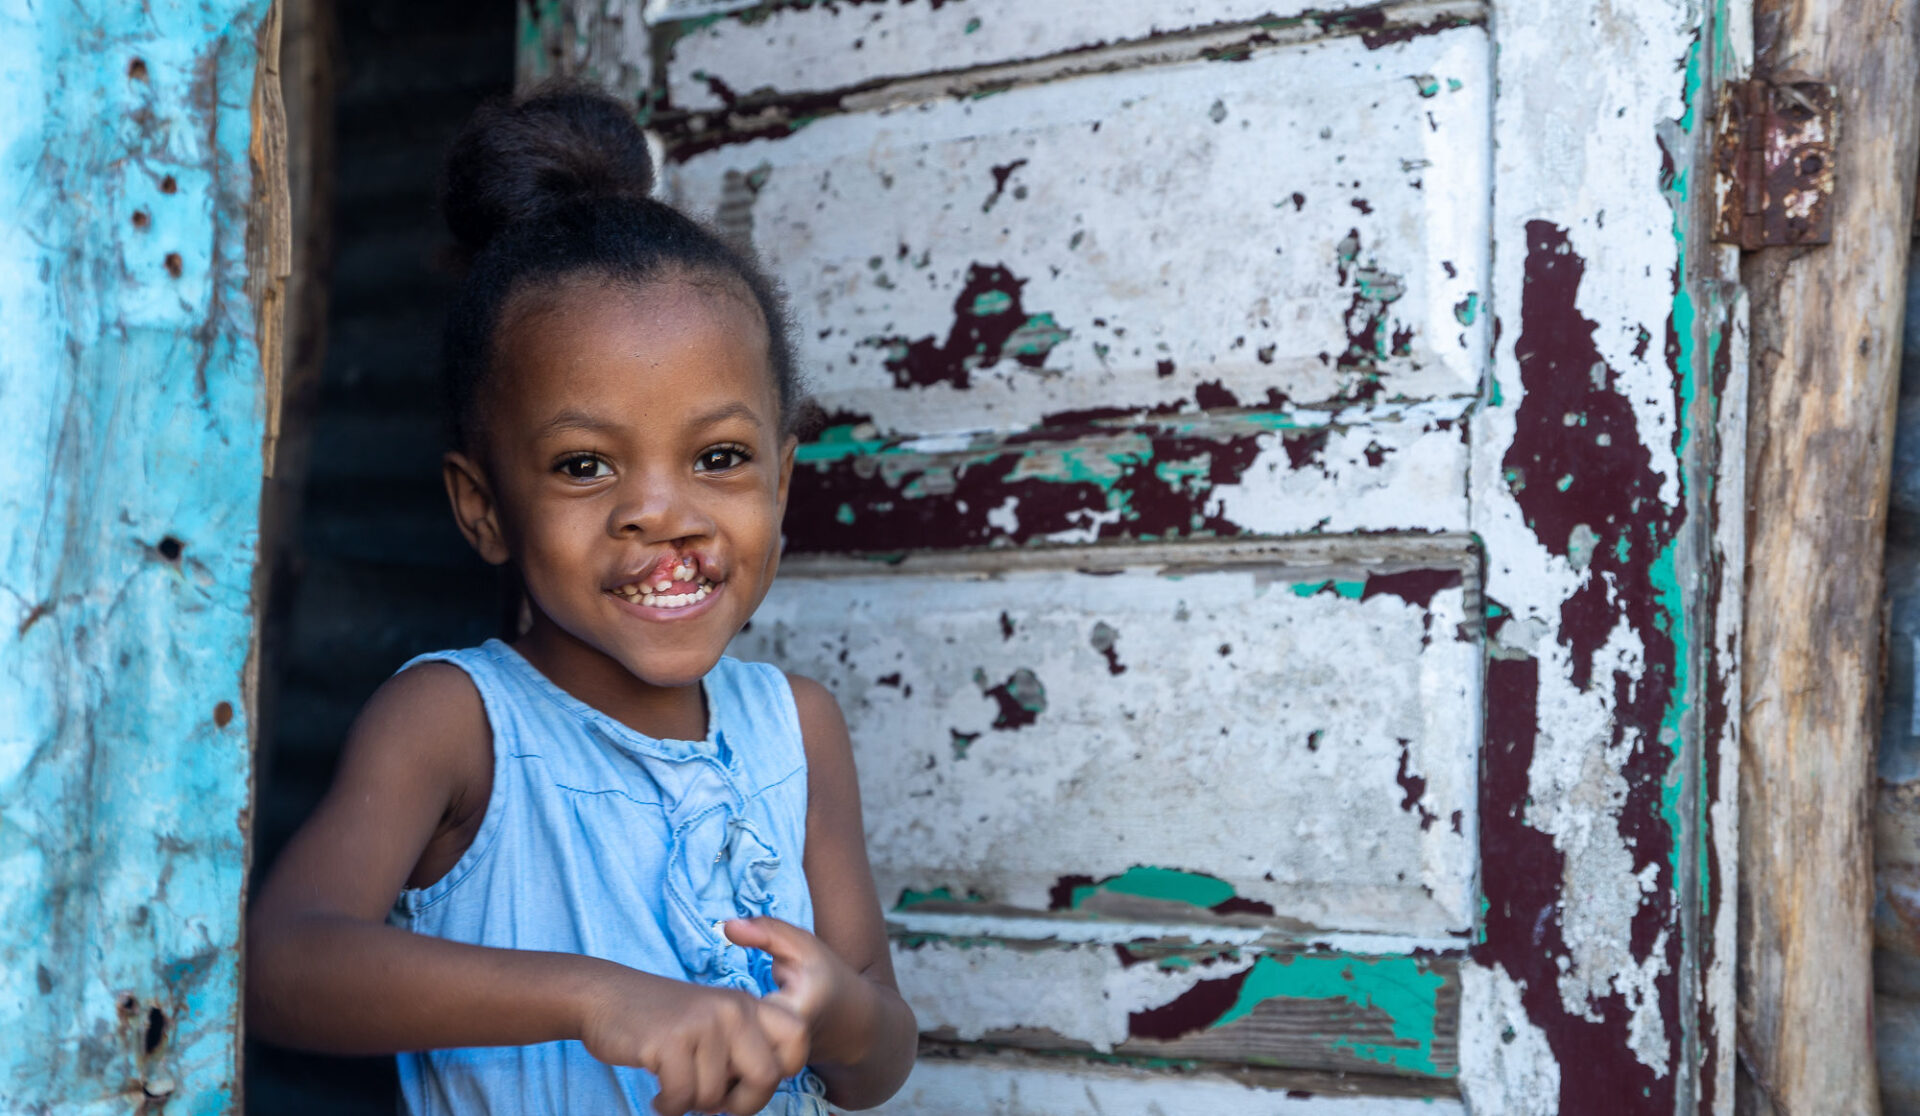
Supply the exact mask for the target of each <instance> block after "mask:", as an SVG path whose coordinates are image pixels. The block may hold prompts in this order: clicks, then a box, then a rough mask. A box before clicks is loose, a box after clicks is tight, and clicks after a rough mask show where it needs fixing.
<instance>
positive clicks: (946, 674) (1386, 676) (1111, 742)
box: [735, 546, 1480, 1010]
mask: <svg viewBox="0 0 1920 1116" xmlns="http://www.w3.org/2000/svg"><path fill="white" fill-rule="evenodd" d="M1130 549H1131V548H1129V549H1118V550H1103V551H1101V552H1099V553H1098V554H1097V555H1096V554H1088V553H1082V552H1078V551H1064V552H1062V551H1055V552H1051V553H1049V554H1048V555H1047V556H1046V557H1047V561H1045V562H1037V561H1032V560H1028V561H1023V562H1022V563H1021V564H1020V566H1019V567H1018V568H1015V569H1002V570H996V569H994V568H993V566H992V565H991V564H989V563H988V562H986V561H985V560H981V559H973V560H970V561H966V562H964V564H963V563H961V562H949V563H946V565H947V567H948V568H947V569H946V570H945V571H939V570H935V571H929V572H920V570H919V563H916V562H914V561H911V560H909V561H908V562H906V563H904V564H903V565H902V566H901V567H899V568H897V569H896V570H895V571H894V572H881V573H866V574H860V573H853V574H850V575H849V576H819V575H818V573H816V574H815V575H814V576H806V572H813V571H817V570H820V566H819V565H818V564H814V565H813V566H812V568H811V569H810V570H807V571H806V572H803V574H802V576H799V577H795V576H792V573H791V571H790V572H789V575H788V576H786V577H783V578H782V580H781V581H780V582H779V583H778V588H776V590H775V591H774V592H773V594H771V595H770V596H769V598H768V601H767V603H766V604H765V605H763V606H762V608H761V610H760V612H759V613H758V614H757V615H756V617H755V619H754V621H753V624H752V627H751V629H750V630H749V631H748V632H747V633H746V634H745V635H743V636H742V637H741V638H740V639H739V640H738V641H736V645H735V651H736V653H740V654H744V655H747V656H749V657H754V658H766V659H770V660H772V661H775V662H780V663H782V664H784V665H786V666H787V668H788V669H791V670H796V671H799V672H800V673H803V674H807V675H810V676H812V677H815V678H818V679H820V680H821V681H824V682H826V683H827V684H828V685H829V686H830V687H832V689H833V690H834V692H835V693H836V694H837V695H838V696H839V698H840V701H841V704H842V705H843V706H844V707H845V709H846V711H847V715H848V718H849V721H850V723H851V724H853V725H854V726H856V728H857V735H858V738H859V740H860V748H859V756H858V758H859V761H860V765H861V778H862V792H863V793H862V800H863V802H864V803H865V804H866V805H865V810H866V817H867V835H868V840H869V843H870V845H871V846H872V854H871V855H872V856H873V861H874V874H875V877H876V881H877V882H878V884H879V886H880V889H881V892H882V894H883V895H884V896H885V897H886V898H888V899H889V900H893V901H897V903H898V905H899V907H901V908H903V909H904V908H912V909H914V910H916V911H920V912H925V911H927V910H930V909H934V908H935V907H936V906H942V907H947V908H951V909H956V910H960V911H962V912H965V911H967V910H969V909H977V910H981V911H984V910H993V911H995V912H998V913H1006V914H1015V913H1018V914H1022V915H1025V914H1029V913H1031V914H1037V915H1039V916H1041V917H1045V916H1047V915H1048V914H1049V913H1050V912H1051V913H1052V914H1054V915H1057V916H1060V917H1076V916H1077V917H1089V916H1091V917H1111V918H1119V919H1122V920H1129V921H1136V922H1174V921H1178V922H1192V921H1196V920H1197V921H1201V922H1212V921H1214V920H1215V919H1216V918H1224V919H1225V920H1226V921H1227V922H1229V923H1231V924H1234V925H1257V926H1262V927H1264V928H1266V929H1269V930H1271V931H1273V932H1276V933H1297V932H1305V931H1308V930H1319V931H1326V930H1364V931H1372V932H1377V933H1390V934H1397V935H1407V936H1415V937H1421V938H1423V939H1436V940H1437V941H1436V944H1437V945H1438V946H1440V947H1441V948H1444V947H1446V946H1448V945H1452V944H1457V943H1455V942H1452V941H1450V940H1449V938H1450V937H1451V936H1459V935H1465V934H1467V933H1468V932H1470V931H1471V929H1472V925H1473V913H1474V912H1473V894H1474V892H1473V866H1474V856H1473V841H1472V834H1473V833H1474V832H1475V828H1474V826H1473V817H1472V815H1473V809H1474V788H1475V769H1476V764H1477V755H1478V749H1477V732H1476V724H1477V708H1478V702H1479V673H1480V648H1479V643H1478V627H1479V625H1478V623H1477V617H1476V616H1472V615H1471V614H1470V610H1469V606H1468V601H1467V597H1468V591H1469V590H1468V586H1467V584H1466V579H1467V578H1469V577H1475V576H1477V574H1476V573H1475V571H1474V570H1473V568H1472V563H1471V562H1470V561H1469V559H1468V556H1467V555H1465V554H1460V553H1456V554H1455V555H1454V556H1453V560H1452V562H1450V563H1447V564H1441V563H1439V562H1435V563H1432V564H1430V565H1427V566H1414V567H1411V568H1407V567H1404V566H1402V567H1399V568H1394V567H1388V568H1375V569H1371V570H1369V569H1355V568H1351V567H1348V568H1337V567H1326V566H1321V567H1318V568H1315V567H1312V566H1304V567H1298V566H1296V567H1289V566H1288V565H1284V564H1281V563H1280V562H1278V561H1276V558H1278V557H1284V555H1276V554H1274V553H1273V552H1272V548H1254V547H1248V548H1244V549H1242V550H1239V551H1236V550H1235V549H1232V548H1225V547H1201V546H1189V547H1178V548H1175V547H1162V548H1156V549H1157V550H1158V551H1159V553H1158V554H1156V555H1151V556H1136V555H1134V554H1133V553H1130ZM1143 558H1158V560H1159V562H1158V563H1150V562H1146V561H1143ZM1169 559H1172V560H1173V561H1175V562H1177V563H1179V564H1175V565H1164V564H1160V563H1166V562H1168V560H1169ZM1090 561H1092V562H1100V563H1103V565H1102V566H1100V567H1097V568H1084V565H1083V564H1084V563H1087V562H1090ZM1105 563H1111V565H1106V564H1105ZM1076 566H1083V568H1080V569H1076V568H1075V567H1076ZM1463 567H1464V568H1463ZM822 572H824V571H822ZM1476 607H1477V605H1476ZM1143 865H1144V866H1151V867H1146V868H1143V867H1140V866H1143ZM933 897H942V898H944V899H945V900H946V901H945V902H944V903H939V904H936V903H933V902H930V899H931V898H933ZM970 905H971V907H970ZM1086 1007H1087V1008H1088V1009H1089V1010H1093V1009H1096V1008H1097V1007H1098V1004H1097V1002H1096V1003H1092V1004H1088V1005H1086Z"/></svg>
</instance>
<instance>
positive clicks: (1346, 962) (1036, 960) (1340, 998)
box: [894, 936, 1460, 1077]
mask: <svg viewBox="0 0 1920 1116" xmlns="http://www.w3.org/2000/svg"><path fill="white" fill-rule="evenodd" d="M894 968H895V971H896V972H897V973H898V974H899V977H900V987H901V991H902V993H903V994H904V995H905V996H906V997H907V1000H908V1002H909V1003H910V1004H912V1005H913V1008H914V1012H915V1014H916V1015H917V1017H918V1018H919V1022H920V1028H921V1030H922V1031H923V1032H925V1033H927V1034H928V1035H929V1036H931V1037H934V1038H938V1039H947V1040H957V1041H963V1042H986V1043H989V1044H995V1045H1001V1046H1013V1047H1024V1048H1029V1049H1035V1050H1055V1051H1059V1050H1078V1051H1096V1052H1099V1053H1102V1054H1119V1055H1123V1056H1128V1057H1138V1058H1156V1059H1163V1058H1178V1059H1198V1060H1201V1061H1208V1062H1234V1063H1248V1064H1253V1065H1264V1066H1279V1067H1287V1068H1294V1069H1319V1070H1334V1071H1340V1072H1355V1073H1384V1074H1392V1075H1398V1076H1414V1077H1451V1076H1453V1075H1454V1074H1455V1073H1457V1072H1458V1068H1459V1057H1458V1041H1457V1035H1458V1028H1459V996H1460V985H1459V973H1458V964H1457V961H1456V960H1454V959H1452V958H1449V957H1406V956H1368V955H1360V954H1352V953H1327V952H1306V953H1265V952H1261V951H1259V950H1243V949H1235V948H1224V949H1223V948H1218V947H1214V948H1211V949H1210V948H1209V947H1205V946H1197V947H1189V948H1184V949H1176V950H1158V951H1156V950H1153V949H1152V948H1150V947H1139V946H1135V947H1133V948H1129V947H1128V946H1124V945H1123V946H1104V945H1084V944H1082V945H1060V944H1052V945H1035V944H1031V943H1017V942H1016V943H1002V942H994V941H988V940H981V939H967V940H953V939H941V938H934V939H927V938H925V937H921V936H909V937H908V938H906V939H905V941H904V943H901V944H897V945H896V947H895V950H894Z"/></svg>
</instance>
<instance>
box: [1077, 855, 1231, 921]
mask: <svg viewBox="0 0 1920 1116" xmlns="http://www.w3.org/2000/svg"><path fill="white" fill-rule="evenodd" d="M1102 892H1110V893H1112V894H1115V895H1135V896H1138V897H1140V898H1142V899H1160V900H1163V901H1166V902H1170V903H1186V904H1189V905H1191V906H1195V907H1215V906H1218V905H1220V904H1221V903H1224V902H1226V901H1227V900H1229V899H1231V898H1233V885H1232V884H1230V883H1228V882H1227V881H1225V880H1221V879H1215V878H1214V877H1212V876H1205V875H1201V874H1200V873H1198V872H1183V871H1181V870H1179V869H1178V868H1152V867H1147V866H1144V865H1135V866H1133V867H1132V868H1129V869H1127V870H1126V871H1124V872H1122V873H1120V874H1119V875H1117V876H1114V877H1111V878H1110V879H1105V880H1102V881H1100V882H1099V883H1096V884H1084V885H1082V886H1080V887H1076V888H1074V889H1073V895H1072V898H1071V899H1070V900H1069V905H1070V906H1072V907H1073V908H1074V909H1075V910H1078V909H1079V907H1080V904H1082V903H1084V902H1086V901H1087V900H1088V899H1091V898H1092V897H1093V896H1095V895H1098V894H1100V893H1102Z"/></svg>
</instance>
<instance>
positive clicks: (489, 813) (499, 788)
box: [389, 647, 507, 928]
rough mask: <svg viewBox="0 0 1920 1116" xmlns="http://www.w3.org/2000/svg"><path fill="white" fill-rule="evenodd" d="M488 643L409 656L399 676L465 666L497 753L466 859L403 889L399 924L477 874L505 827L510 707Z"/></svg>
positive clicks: (396, 915)
mask: <svg viewBox="0 0 1920 1116" xmlns="http://www.w3.org/2000/svg"><path fill="white" fill-rule="evenodd" d="M487 655H488V652H487V649H486V648H485V647H477V648H469V649H466V650H463V651H436V652H432V653H430V654H426V655H419V656H416V657H414V658H412V659H409V660H408V661H407V662H406V664H405V665H403V666H401V668H400V669H399V670H398V671H395V672H394V673H395V674H401V673H404V672H406V671H408V670H411V669H413V668H414V667H416V666H420V665H423V664H426V663H446V664H447V665H448V666H452V667H457V668H459V670H460V672H461V673H462V674H464V675H466V677H467V682H468V684H470V685H471V686H472V687H473V689H474V692H475V693H476V694H478V695H479V697H480V712H481V716H482V718H483V719H484V720H485V721H486V725H487V751H488V753H489V754H490V755H491V756H492V757H493V768H492V770H493V778H492V779H491V780H490V784H491V785H490V786H489V787H488V788H487V801H486V803H485V805H483V806H482V807H481V810H482V813H481V816H480V826H479V828H478V829H476V830H475V831H474V834H473V840H472V842H470V843H469V844H468V845H467V847H466V850H465V851H464V852H462V853H461V854H460V858H459V859H458V860H456V861H454V863H453V866H452V867H451V868H448V869H447V870H446V872H445V873H444V874H442V875H441V877H440V878H439V879H437V880H435V881H433V882H432V883H431V884H428V885H427V886H426V887H409V888H402V889H401V891H400V894H399V895H398V896H397V897H396V898H395V899H394V904H393V916H392V917H391V918H390V919H389V921H390V922H394V923H396V924H397V925H401V926H409V928H410V922H411V919H412V917H413V916H414V915H416V914H418V913H419V912H421V911H422V910H425V909H426V908H427V907H430V906H432V905H433V904H435V903H437V902H439V901H440V900H441V899H443V898H445V897H446V896H447V895H448V894H450V893H451V892H452V891H453V889H454V888H456V887H458V886H459V884H460V882H461V881H462V880H464V879H466V878H467V876H469V875H471V874H472V872H473V870H474V869H475V868H476V867H478V866H479V865H480V863H481V862H482V861H483V860H485V858H486V855H487V853H488V851H489V850H490V849H491V848H492V845H493V842H494V839H495V838H496V837H497V836H498V835H499V833H500V828H501V824H502V823H501V814H502V813H503V812H504V811H505V807H506V801H505V795H504V793H503V791H504V788H505V786H506V770H505V759H506V757H505V755H504V750H503V749H502V748H501V746H500V726H501V724H502V723H503V718H504V717H505V716H506V713H507V710H506V706H505V704H504V701H505V697H504V695H503V694H501V693H500V691H499V687H498V685H497V683H496V680H495V679H494V678H493V677H492V672H491V670H490V669H489V664H488V660H487Z"/></svg>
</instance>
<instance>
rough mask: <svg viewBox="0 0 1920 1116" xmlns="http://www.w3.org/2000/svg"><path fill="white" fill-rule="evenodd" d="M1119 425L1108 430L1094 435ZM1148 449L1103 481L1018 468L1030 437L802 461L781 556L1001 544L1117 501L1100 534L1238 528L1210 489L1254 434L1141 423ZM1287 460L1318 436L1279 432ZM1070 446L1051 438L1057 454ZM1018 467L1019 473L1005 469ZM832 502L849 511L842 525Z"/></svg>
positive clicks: (1031, 449) (1224, 533) (1074, 525)
mask: <svg viewBox="0 0 1920 1116" xmlns="http://www.w3.org/2000/svg"><path fill="white" fill-rule="evenodd" d="M1116 429H1120V428H1114V427H1108V428H1104V429H1103V430H1102V432H1103V433H1112V432H1113V431H1114V430H1116ZM1144 432H1146V433H1147V436H1148V439H1149V444H1150V447H1151V452H1150V454H1146V455H1142V456H1141V457H1139V458H1137V459H1128V460H1126V461H1123V462H1121V463H1119V464H1118V466H1117V468H1118V472H1119V475H1118V477H1117V478H1115V479H1114V480H1113V481H1112V482H1110V484H1108V485H1106V486H1102V485H1100V484H1096V483H1093V482H1091V481H1072V480H1059V479H1049V478H1046V477H1039V476H1034V475H1032V474H1031V470H1030V469H1028V468H1025V467H1026V466H1030V465H1031V460H1030V455H1032V454H1034V453H1036V452H1045V450H1044V449H1038V450H1037V449H1036V446H1038V445H1039V443H1037V442H1035V441H1031V440H1029V439H1027V438H1012V439H1009V440H1008V441H1007V443H1006V444H1004V445H1003V446H1002V447H1000V448H999V450H998V452H993V451H988V452H983V453H982V454H981V455H979V456H977V457H974V456H969V457H968V458H967V459H965V460H963V461H960V462H958V463H954V462H952V461H951V460H943V461H929V460H927V459H923V458H907V459H905V460H904V461H902V462H901V464H902V465H904V464H906V463H907V462H912V463H913V464H915V465H917V466H918V467H917V468H896V469H895V470H891V471H889V470H883V469H880V468H876V462H875V460H874V458H873V457H872V456H867V457H864V458H862V457H853V456H849V457H844V458H841V459H839V460H836V461H831V462H816V463H808V464H803V465H802V466H801V467H800V468H799V469H797V470H796V471H795V477H794V481H793V490H792V496H791V499H790V502H789V505H788V509H787V518H786V525H785V529H786V535H787V546H788V550H789V551H790V552H792V553H808V552H815V553H817V552H823V551H826V552H838V553H859V552H866V553H874V552H891V551H901V550H919V549H946V548H953V547H971V546H1005V545H1009V544H1025V543H1029V542H1037V541H1045V540H1046V536H1048V535H1052V534H1055V533H1058V532H1063V531H1084V530H1087V529H1088V528H1089V527H1090V526H1094V524H1095V522H1096V520H1095V517H1108V516H1109V513H1110V510H1111V509H1116V508H1117V509H1119V510H1120V513H1121V514H1120V517H1119V519H1118V520H1111V519H1110V518H1109V519H1108V521H1105V522H1098V524H1097V526H1094V535H1095V537H1097V538H1099V539H1103V540H1104V539H1140V538H1194V537H1205V538H1220V537H1230V536H1235V535H1239V534H1241V529H1240V527H1239V526H1238V525H1237V524H1235V523H1234V522H1233V521H1231V520H1229V519H1227V518H1226V517H1225V516H1224V515H1223V514H1222V513H1221V511H1220V509H1219V504H1218V501H1216V500H1214V499H1213V498H1212V494H1213V490H1214V489H1215V488H1217V487H1219V486H1222V485H1230V484H1234V483H1237V482H1238V481H1239V480H1240V478H1241V477H1242V476H1243V475H1245V473H1246V471H1247V470H1248V469H1249V468H1251V467H1252V466H1253V463H1254V461H1255V460H1256V459H1257V458H1258V457H1259V455H1260V450H1261V447H1262V444H1263V442H1262V437H1263V436H1262V435H1260V434H1258V433H1252V432H1249V433H1246V434H1236V435H1228V436H1220V437H1207V436H1204V435H1199V434H1192V433H1173V432H1167V431H1165V430H1164V429H1161V428H1154V427H1149V428H1147V430H1146V431H1144ZM1282 438H1283V445H1284V446H1285V448H1286V451H1287V455H1288V458H1289V460H1290V461H1292V462H1293V463H1294V464H1295V467H1296V468H1298V467H1304V466H1305V465H1309V464H1315V463H1317V462H1318V461H1319V454H1320V450H1321V449H1322V448H1323V447H1324V445H1325V443H1326V439H1327V432H1326V430H1324V429H1319V430H1313V431H1287V432H1285V433H1284V435H1283V436H1282ZM1073 448H1074V447H1073V446H1072V445H1071V444H1070V443H1069V444H1063V445H1061V446H1060V449H1062V450H1070V449H1073ZM1167 461H1184V462H1198V461H1203V462H1204V470H1203V471H1202V472H1199V473H1196V474H1185V473H1183V474H1181V475H1165V476H1163V475H1162V474H1161V473H1160V472H1157V471H1156V470H1155V469H1154V466H1155V464H1156V463H1160V462H1167ZM930 466H939V467H941V468H942V470H943V473H945V474H946V475H943V476H942V477H941V478H940V483H939V484H938V485H926V486H925V488H926V491H924V492H918V493H916V494H915V495H911V496H909V495H907V494H906V492H905V490H906V489H907V488H908V487H909V486H912V485H914V483H915V482H916V481H923V482H924V479H925V478H927V476H928V471H929V467H930ZM1022 472H1026V473H1027V474H1028V475H1025V476H1018V477H1016V474H1018V473H1022ZM1009 497H1012V498H1015V499H1016V500H1017V501H1018V502H1017V504H1016V505H1015V507H1014V509H1013V513H1014V514H1013V518H1014V520H1015V521H1016V525H1015V526H1014V527H1013V528H1012V529H1011V530H1009V529H1008V527H1007V526H1006V521H1005V520H1004V519H1002V518H1001V515H1000V511H999V509H1001V508H1002V507H1003V506H1004V505H1005V504H1006V501H1007V500H1008V498H1009ZM842 504H846V505H848V506H850V507H852V508H853V509H854V511H855V515H854V521H853V522H852V523H842V522H841V521H840V519H839V518H838V517H837V516H836V514H835V513H836V511H837V510H838V509H839V507H840V506H841V505H842Z"/></svg>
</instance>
